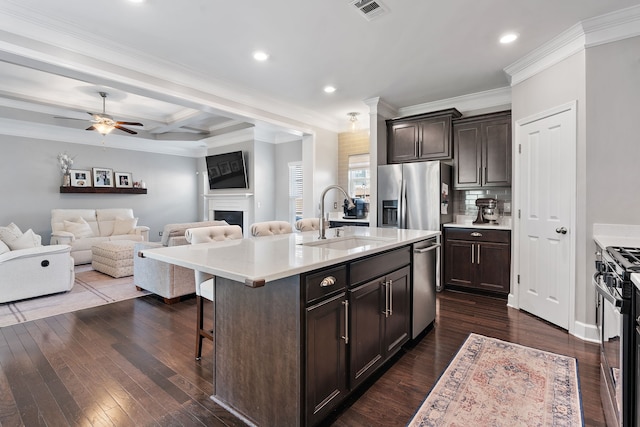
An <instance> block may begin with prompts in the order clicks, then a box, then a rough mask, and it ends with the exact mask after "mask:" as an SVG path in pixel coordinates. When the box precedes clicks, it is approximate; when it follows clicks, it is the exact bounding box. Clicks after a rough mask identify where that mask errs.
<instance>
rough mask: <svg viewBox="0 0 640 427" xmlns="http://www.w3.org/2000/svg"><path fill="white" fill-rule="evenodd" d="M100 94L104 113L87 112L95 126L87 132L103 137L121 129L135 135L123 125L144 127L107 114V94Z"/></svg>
mask: <svg viewBox="0 0 640 427" xmlns="http://www.w3.org/2000/svg"><path fill="white" fill-rule="evenodd" d="M98 93H99V94H100V96H101V97H102V113H89V112H87V114H89V115H91V117H92V119H91V121H92V122H93V124H92V125H91V126H89V127H88V128H87V129H85V130H95V131H97V132H98V133H100V134H102V135H106V134H108V133H109V132H111V131H112V130H114V129H120V130H121V131H124V132H127V133H130V134H132V135H135V134H137V133H138V132H136V131H133V130H131V129H127V128H126V127H124V126H122V125H127V126H144V125H143V124H142V123H139V122H121V121H116V120H114V119H113V117H111V116H110V115H109V114H107V113H106V110H105V101H106V99H107V93H106V92H98ZM60 118H62V119H70V117H60ZM73 120H79V119H73Z"/></svg>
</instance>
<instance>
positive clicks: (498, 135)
mask: <svg viewBox="0 0 640 427" xmlns="http://www.w3.org/2000/svg"><path fill="white" fill-rule="evenodd" d="M482 141H483V147H482V148H483V149H482V164H483V166H484V170H483V173H482V186H483V187H508V186H510V185H511V116H508V117H505V118H501V119H496V120H491V121H488V122H486V123H483V124H482Z"/></svg>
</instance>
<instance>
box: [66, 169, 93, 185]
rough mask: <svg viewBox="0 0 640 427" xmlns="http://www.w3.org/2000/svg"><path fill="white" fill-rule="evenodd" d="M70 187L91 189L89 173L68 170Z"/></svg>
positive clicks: (80, 170)
mask: <svg viewBox="0 0 640 427" xmlns="http://www.w3.org/2000/svg"><path fill="white" fill-rule="evenodd" d="M69 175H71V186H72V187H91V171H87V170H82V169H69Z"/></svg>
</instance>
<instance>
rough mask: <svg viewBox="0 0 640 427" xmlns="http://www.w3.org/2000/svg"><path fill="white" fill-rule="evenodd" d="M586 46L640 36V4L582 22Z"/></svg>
mask: <svg viewBox="0 0 640 427" xmlns="http://www.w3.org/2000/svg"><path fill="white" fill-rule="evenodd" d="M582 27H583V28H584V32H585V33H586V36H587V37H586V43H585V46H586V47H592V46H598V45H601V44H605V43H611V42H616V41H618V40H623V39H626V38H630V37H636V36H640V5H636V6H631V7H628V8H626V9H622V10H617V11H615V12H611V13H607V14H606V15H602V16H598V17H595V18H591V19H587V20H585V21H583V22H582Z"/></svg>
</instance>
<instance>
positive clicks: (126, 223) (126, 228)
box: [112, 216, 138, 236]
mask: <svg viewBox="0 0 640 427" xmlns="http://www.w3.org/2000/svg"><path fill="white" fill-rule="evenodd" d="M136 225H138V218H121V217H119V216H117V217H116V221H115V222H114V224H113V234H112V236H119V235H122V234H129V233H131V232H132V231H133V229H134V228H135V227H136Z"/></svg>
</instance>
